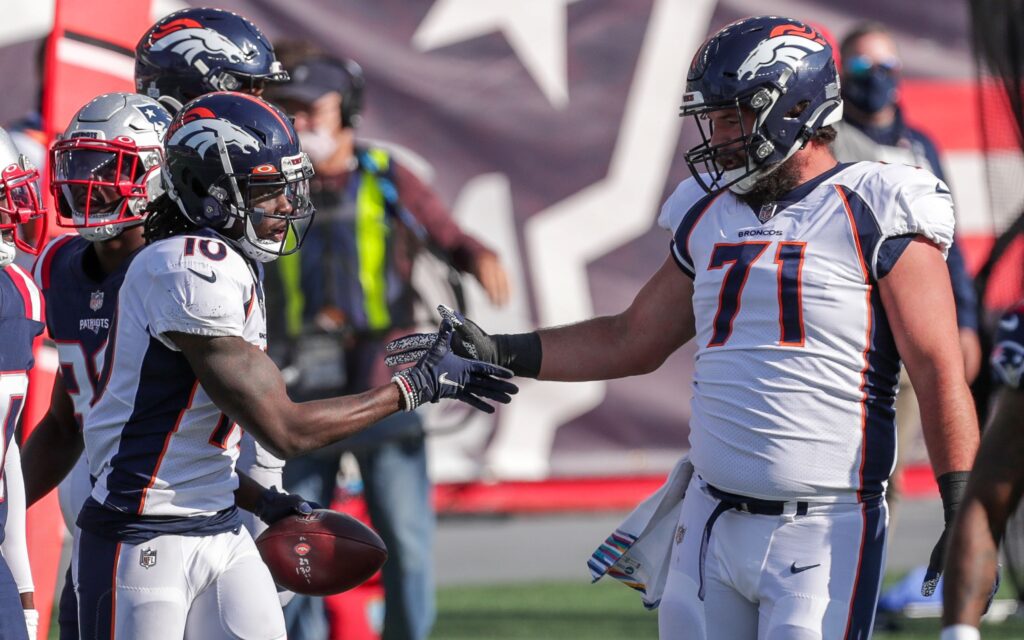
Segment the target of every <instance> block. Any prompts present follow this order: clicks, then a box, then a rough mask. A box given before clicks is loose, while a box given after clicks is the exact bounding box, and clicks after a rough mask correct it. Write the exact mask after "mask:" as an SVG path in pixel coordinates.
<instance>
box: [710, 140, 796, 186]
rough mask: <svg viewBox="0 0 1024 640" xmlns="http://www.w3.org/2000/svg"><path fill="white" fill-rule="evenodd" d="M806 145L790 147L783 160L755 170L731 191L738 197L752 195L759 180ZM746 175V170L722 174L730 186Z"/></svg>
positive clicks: (731, 170)
mask: <svg viewBox="0 0 1024 640" xmlns="http://www.w3.org/2000/svg"><path fill="white" fill-rule="evenodd" d="M805 144H806V142H801V141H797V143H796V144H794V145H793V146H792V147H790V149H789V151H787V152H786V155H785V157H783V158H782V160H779V161H778V162H774V163H772V164H770V165H768V166H765V167H758V168H757V169H756V170H754V172H753V173H751V174H750V175H749V176H747V177H746V178H743V179H742V180H739V181H738V182H736V183H735V184H732V185H730V186H729V191H732V192H733V193H735V194H737V195H744V194H747V193H750V192H751V191H752V190H753V189H754V187H755V186H756V185H757V182H758V180H760V179H761V178H763V177H765V176H767V175H769V174H771V173H772V172H774V171H775V170H776V169H778V168H779V167H781V166H782V165H783V164H784V163H785V162H786V161H787V160H789V159H790V158H792V157H793V154H794V153H796V152H797V151H799V150H800V149H803V148H804V146H805ZM744 173H746V169H730V170H728V171H726V172H724V173H723V174H722V177H723V178H724V179H725V182H726V184H728V183H729V182H731V181H732V180H736V178H737V177H739V176H741V175H743V174H744ZM730 174H731V175H730Z"/></svg>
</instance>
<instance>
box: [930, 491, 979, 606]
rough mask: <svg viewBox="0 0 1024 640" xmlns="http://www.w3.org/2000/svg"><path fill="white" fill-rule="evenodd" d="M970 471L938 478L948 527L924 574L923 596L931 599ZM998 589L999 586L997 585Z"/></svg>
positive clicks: (944, 530)
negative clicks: (947, 540)
mask: <svg viewBox="0 0 1024 640" xmlns="http://www.w3.org/2000/svg"><path fill="white" fill-rule="evenodd" d="M969 475H970V472H969V471H950V472H948V473H944V474H942V475H941V476H939V478H938V483H939V496H941V497H942V512H943V518H944V519H945V523H946V526H945V528H944V529H943V530H942V535H941V536H939V541H938V542H937V543H935V548H933V549H932V555H931V557H929V558H928V570H927V571H926V572H925V574H924V582H923V583H922V584H921V595H923V596H924V597H926V598H927V597H929V596H931V595H932V594H933V593H935V587H936V586H938V584H939V578H940V577H942V565H943V563H944V562H945V560H946V539H947V538H948V537H949V530H950V529H951V528H952V527H953V519H954V518H956V510H957V508H959V507H960V502H962V501H963V498H964V492H965V491H967V478H968V476H969ZM997 588H998V585H997Z"/></svg>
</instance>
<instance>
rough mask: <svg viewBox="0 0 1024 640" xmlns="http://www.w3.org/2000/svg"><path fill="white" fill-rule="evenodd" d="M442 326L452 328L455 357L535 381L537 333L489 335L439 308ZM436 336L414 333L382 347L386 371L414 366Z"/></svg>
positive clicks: (446, 309)
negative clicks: (493, 366)
mask: <svg viewBox="0 0 1024 640" xmlns="http://www.w3.org/2000/svg"><path fill="white" fill-rule="evenodd" d="M437 312H438V313H440V314H441V321H442V322H445V321H447V322H450V323H451V324H452V326H453V327H454V328H455V335H454V336H453V338H452V351H453V352H454V353H455V355H457V356H461V357H463V358H472V359H474V360H480V361H481V362H488V363H490V364H496V365H498V366H500V367H504V368H506V369H510V370H511V371H512V372H513V373H515V374H516V375H517V376H523V377H526V378H536V377H537V374H538V373H539V372H540V361H541V347H540V336H538V335H537V333H536V332H531V333H517V334H498V335H493V336H492V335H489V334H488V333H487V332H486V331H484V330H483V329H481V328H480V326H479V325H477V324H476V323H475V322H473V321H472V320H470V319H469V318H467V317H466V316H464V315H462V314H461V313H459V312H458V311H455V310H453V309H450V308H448V307H446V306H444V305H443V304H442V305H438V307H437ZM436 338H437V334H436V333H416V334H413V335H409V336H405V337H403V338H399V339H397V340H393V341H391V342H389V343H388V344H387V346H385V348H384V350H385V353H387V354H388V356H387V357H386V358H385V359H384V363H385V364H386V365H387V366H389V367H394V366H396V365H400V364H405V363H408V362H415V361H416V360H419V359H420V358H421V357H422V356H423V354H424V353H425V352H426V349H427V348H429V347H430V345H432V344H433V343H434V341H435V340H436Z"/></svg>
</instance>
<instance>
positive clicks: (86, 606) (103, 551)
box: [78, 92, 516, 640]
mask: <svg viewBox="0 0 1024 640" xmlns="http://www.w3.org/2000/svg"><path fill="white" fill-rule="evenodd" d="M165 151H166V165H165V167H164V176H165V181H164V183H165V188H166V189H167V190H168V195H169V197H170V203H169V204H170V206H168V207H167V208H157V209H156V210H155V211H153V212H151V213H150V214H149V216H148V217H147V219H146V238H147V241H148V242H150V243H151V244H149V245H147V246H146V247H145V248H144V249H143V250H142V251H140V252H139V254H138V255H137V256H136V257H135V258H134V259H133V260H132V263H131V265H130V266H129V268H128V271H127V273H126V275H125V278H124V282H123V284H122V286H121V290H120V293H119V297H118V307H117V312H116V314H115V317H114V320H113V322H112V327H111V331H110V339H109V342H108V345H107V349H106V352H105V353H106V355H105V361H104V365H103V370H102V373H101V374H100V383H99V385H98V386H99V389H100V391H99V394H98V397H97V399H96V400H95V402H94V405H93V407H92V410H91V411H90V412H89V415H88V416H87V417H86V420H85V428H84V434H85V450H86V453H87V456H88V459H89V464H90V474H91V475H92V476H93V477H94V478H95V485H94V487H93V490H92V494H91V496H90V497H89V499H88V500H86V502H85V505H84V507H83V508H82V511H81V513H80V515H79V518H78V525H79V527H80V528H81V535H80V539H79V554H78V559H79V560H78V576H79V585H78V601H79V627H80V630H81V634H82V637H83V638H136V637H146V638H156V639H158V640H159V639H163V638H183V637H185V638H204V639H205V638H283V637H284V636H285V629H284V617H283V614H282V613H281V608H280V607H279V606H278V599H277V595H276V592H275V588H274V584H273V581H272V580H271V577H270V574H269V571H268V570H267V568H266V566H265V565H264V564H263V562H262V561H261V560H260V557H259V555H258V553H257V551H256V548H255V545H254V543H253V541H252V538H251V536H250V535H249V533H248V531H247V530H246V529H244V528H242V527H241V526H240V519H239V516H238V513H237V510H236V508H235V506H234V498H233V496H232V492H233V491H234V489H235V487H236V485H237V479H236V475H235V471H234V467H235V459H236V456H237V444H238V441H239V439H240V437H241V434H240V431H239V429H238V428H236V426H240V427H241V428H243V429H245V431H247V432H249V433H251V434H252V435H253V436H255V437H256V438H257V440H259V441H260V443H261V444H263V445H264V446H265V447H267V449H269V450H270V451H271V452H273V453H275V454H277V455H279V456H281V457H287V456H290V455H295V454H298V453H301V452H305V451H308V450H311V449H314V448H317V447H320V446H323V445H326V444H329V443H331V442H334V441H336V440H339V439H341V438H344V437H346V436H348V435H352V434H354V433H356V432H358V431H360V430H362V429H364V428H366V427H367V426H369V425H370V424H372V423H373V422H375V421H377V420H379V419H381V418H383V417H385V416H387V415H390V414H392V413H395V412H397V411H400V410H412V409H415V408H416V407H417V406H418V405H419V404H421V403H423V402H427V401H437V400H439V399H440V398H442V397H451V398H457V399H460V400H462V401H465V402H467V403H469V404H472V405H474V406H477V407H478V408H481V409H484V410H491V411H493V408H491V407H490V406H489V405H488V404H487V403H485V402H484V401H483V399H482V398H487V399H491V400H495V401H499V402H508V401H509V400H510V396H509V394H510V393H514V392H515V390H516V387H515V386H514V385H512V384H511V383H509V382H507V381H505V380H504V379H503V378H507V377H510V376H511V375H512V374H511V372H510V371H507V370H505V369H503V368H501V367H497V366H494V365H490V364H485V363H480V362H475V361H471V360H466V359H463V358H459V357H457V356H455V355H453V354H451V353H450V351H449V349H448V344H449V342H450V340H451V338H452V334H453V330H452V327H451V326H450V325H448V326H446V327H445V329H446V334H445V336H444V338H443V339H440V340H438V341H437V342H436V343H435V344H434V345H432V349H431V351H430V353H429V354H428V355H427V356H425V357H424V358H423V359H422V360H421V361H420V362H419V363H417V365H416V366H414V367H412V368H410V369H407V370H405V371H402V372H401V373H399V374H397V375H396V376H395V378H394V381H393V382H392V383H390V384H387V385H384V386H381V387H378V388H375V389H372V390H370V391H368V392H366V393H363V394H359V395H355V396H349V397H344V398H334V399H330V400H322V401H314V402H308V403H298V404H296V403H292V402H291V401H290V400H289V399H288V397H287V394H286V393H285V387H284V383H283V381H282V378H281V375H280V372H279V371H278V370H277V368H276V367H275V366H274V365H273V363H272V362H271V361H270V359H269V358H268V357H267V356H266V354H265V353H264V349H265V347H266V319H265V318H266V312H265V310H264V300H263V291H262V284H261V274H262V263H263V262H266V261H269V260H273V259H274V258H276V257H277V256H279V255H282V254H286V253H288V252H289V251H293V250H295V249H296V248H297V247H298V246H300V245H301V242H302V239H303V237H304V233H305V229H306V227H307V225H308V223H309V220H310V218H311V216H312V214H313V212H312V209H311V207H310V206H309V200H308V187H309V183H308V180H309V177H310V176H311V175H312V168H311V166H310V164H309V159H308V158H307V157H306V155H305V154H304V153H302V152H301V151H300V149H299V145H298V138H297V136H296V134H295V131H294V129H293V128H292V125H291V123H290V122H289V121H288V119H287V118H286V117H285V116H284V115H283V114H282V113H281V112H280V111H279V110H278V109H277V108H275V107H273V106H271V105H269V104H267V103H265V102H263V101H262V100H260V99H258V98H254V97H252V96H248V95H244V94H239V93H227V92H216V93H212V94H207V95H205V96H202V97H200V98H198V99H196V100H194V101H192V102H190V103H188V104H187V105H185V107H184V108H183V109H182V110H181V111H180V112H179V113H178V114H177V115H176V116H175V118H174V120H173V121H172V122H171V124H170V127H169V128H168V133H167V135H166V139H165Z"/></svg>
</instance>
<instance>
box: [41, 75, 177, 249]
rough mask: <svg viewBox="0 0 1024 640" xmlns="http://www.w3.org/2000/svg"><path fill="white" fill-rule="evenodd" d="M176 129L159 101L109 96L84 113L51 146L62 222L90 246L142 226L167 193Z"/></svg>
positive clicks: (131, 95)
mask: <svg viewBox="0 0 1024 640" xmlns="http://www.w3.org/2000/svg"><path fill="white" fill-rule="evenodd" d="M170 123H171V115H170V114H169V113H168V112H167V110H166V109H164V108H163V107H162V106H161V105H160V104H159V103H158V102H157V101H156V100H153V99H152V98H147V97H145V96H140V95H137V94H134V93H108V94H105V95H102V96H99V97H97V98H95V99H93V100H92V101H91V102H89V103H88V104H86V105H85V106H84V107H82V108H81V109H79V110H78V113H76V114H75V116H74V118H72V119H71V124H70V125H68V128H67V129H66V130H65V131H64V134H63V135H62V136H61V137H60V138H59V139H58V140H56V141H55V142H54V143H53V144H52V145H51V146H50V192H51V193H52V194H53V199H54V202H56V204H57V224H58V225H59V226H62V227H73V228H74V229H75V230H76V231H78V233H79V235H81V236H82V237H83V238H85V239H86V240H89V241H90V242H98V241H103V240H109V239H111V238H115V237H117V236H118V235H120V234H121V232H122V231H124V230H125V229H127V228H129V227H133V226H136V225H138V224H141V222H142V220H143V219H144V217H145V215H146V212H147V209H148V207H149V205H150V204H152V203H153V202H154V201H155V200H156V199H157V198H158V197H159V196H160V195H162V194H163V191H164V190H163V185H162V183H161V178H160V165H161V164H163V157H164V152H163V136H164V133H165V132H166V131H167V127H168V125H170Z"/></svg>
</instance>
